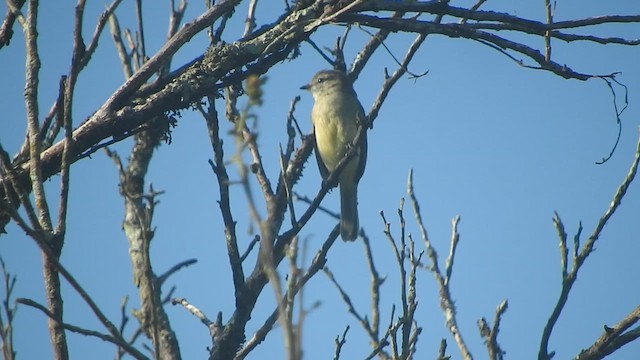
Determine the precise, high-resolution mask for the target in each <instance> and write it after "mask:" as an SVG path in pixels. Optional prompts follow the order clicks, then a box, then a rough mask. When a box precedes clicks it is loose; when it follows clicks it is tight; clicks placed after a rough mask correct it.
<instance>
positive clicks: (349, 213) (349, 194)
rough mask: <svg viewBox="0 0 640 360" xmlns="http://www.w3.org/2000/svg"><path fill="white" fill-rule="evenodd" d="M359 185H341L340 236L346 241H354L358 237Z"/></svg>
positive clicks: (354, 183)
mask: <svg viewBox="0 0 640 360" xmlns="http://www.w3.org/2000/svg"><path fill="white" fill-rule="evenodd" d="M358 231H360V225H359V223H358V184H357V183H356V182H353V183H341V184H340V236H342V240H344V241H353V240H355V239H356V238H357V237H358Z"/></svg>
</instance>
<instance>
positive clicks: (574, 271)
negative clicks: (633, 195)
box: [538, 136, 640, 360]
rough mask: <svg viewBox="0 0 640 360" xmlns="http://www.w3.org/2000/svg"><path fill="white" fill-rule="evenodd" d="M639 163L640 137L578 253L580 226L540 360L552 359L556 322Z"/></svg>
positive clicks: (545, 336) (633, 176)
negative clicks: (603, 210)
mask: <svg viewBox="0 0 640 360" xmlns="http://www.w3.org/2000/svg"><path fill="white" fill-rule="evenodd" d="M639 163H640V136H639V137H638V143H637V145H636V153H635V158H634V160H633V162H632V164H631V168H630V169H629V172H628V173H627V175H626V177H625V178H624V180H623V181H622V184H621V185H620V186H619V187H618V190H617V191H616V193H615V194H614V195H613V200H612V201H611V204H610V205H609V207H608V208H607V210H606V211H605V213H604V214H603V215H602V217H601V218H600V219H599V220H598V224H597V225H596V228H595V229H594V230H593V232H592V233H591V235H589V238H588V239H587V242H586V243H585V244H584V245H583V246H582V248H581V249H580V251H579V252H578V245H579V236H580V233H581V231H582V224H581V225H580V228H579V230H578V232H577V234H576V237H575V238H574V249H573V250H574V256H573V262H572V267H571V271H569V273H568V274H566V276H563V277H562V290H561V291H560V296H559V298H558V301H557V302H556V305H555V307H554V309H553V312H552V313H551V315H550V316H549V319H548V320H547V324H546V325H545V327H544V330H543V332H542V337H541V340H540V348H539V350H538V360H549V359H550V358H551V355H550V354H549V350H548V347H549V339H550V338H551V332H552V331H553V328H554V326H555V324H556V322H557V321H558V318H559V317H560V314H561V313H562V310H563V309H564V306H565V305H566V303H567V300H568V299H569V293H570V291H571V288H572V286H573V284H574V283H575V281H576V279H577V278H578V271H579V270H580V268H581V267H582V265H583V264H584V262H585V261H586V259H587V258H588V257H589V255H590V254H591V252H592V251H593V248H594V246H595V243H596V241H597V240H598V238H599V237H600V234H601V232H602V230H603V229H604V227H605V226H606V225H607V223H608V221H609V219H610V218H611V216H613V214H614V213H615V212H616V210H617V209H618V207H619V206H620V203H621V201H622V198H623V197H624V196H625V194H626V193H627V190H628V189H629V186H630V185H631V183H632V182H633V179H634V178H635V176H636V173H637V171H638V164H639ZM556 219H557V222H558V223H559V224H560V225H558V226H560V227H562V225H561V224H562V223H561V222H560V218H559V217H558V216H557V215H556V217H555V218H554V222H556ZM558 226H557V227H558ZM559 234H560V236H561V244H562V242H563V241H564V242H565V243H566V239H565V240H562V233H559ZM565 246H566V245H565ZM565 251H566V250H564V249H563V248H562V245H561V261H563V259H564V258H565V257H566V255H565ZM564 261H566V260H564ZM564 269H565V265H563V273H564ZM563 275H564V274H563Z"/></svg>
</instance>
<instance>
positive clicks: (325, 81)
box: [301, 70, 367, 241]
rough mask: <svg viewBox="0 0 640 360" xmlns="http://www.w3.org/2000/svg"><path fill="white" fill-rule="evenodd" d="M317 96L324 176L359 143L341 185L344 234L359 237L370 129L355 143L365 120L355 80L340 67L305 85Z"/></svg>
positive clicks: (314, 116) (318, 145)
mask: <svg viewBox="0 0 640 360" xmlns="http://www.w3.org/2000/svg"><path fill="white" fill-rule="evenodd" d="M301 89H303V90H309V91H310V92H311V94H312V95H313V100H314V104H313V109H312V110H311V122H312V123H313V132H314V134H315V141H316V143H315V153H316V159H317V161H318V167H319V168H320V175H322V178H323V179H325V180H326V179H327V177H328V176H329V174H330V173H331V172H332V171H333V170H334V169H335V168H336V166H337V165H338V163H339V162H340V160H342V159H343V158H344V157H345V154H346V153H347V151H348V149H349V148H350V147H353V146H358V150H357V153H356V155H355V156H353V157H352V158H351V159H350V160H349V163H348V164H347V165H346V166H345V167H344V168H343V169H342V172H341V173H340V176H339V178H338V184H339V185H340V236H342V239H343V240H345V241H353V240H355V239H356V238H357V237H358V232H359V231H360V225H359V223H358V182H359V181H360V178H361V177H362V174H363V173H364V168H365V165H366V162H367V138H366V132H365V133H363V138H362V139H361V140H360V142H359V144H357V145H356V144H354V140H355V137H356V134H357V132H358V125H359V124H362V123H363V122H364V120H365V114H364V109H363V108H362V105H361V104H360V101H358V96H357V95H356V92H355V91H354V90H353V86H352V84H351V81H349V79H348V78H347V76H346V74H345V73H343V72H340V71H336V70H322V71H320V72H318V73H317V74H316V75H315V76H314V77H313V79H312V80H311V82H310V83H309V84H307V85H304V86H302V87H301Z"/></svg>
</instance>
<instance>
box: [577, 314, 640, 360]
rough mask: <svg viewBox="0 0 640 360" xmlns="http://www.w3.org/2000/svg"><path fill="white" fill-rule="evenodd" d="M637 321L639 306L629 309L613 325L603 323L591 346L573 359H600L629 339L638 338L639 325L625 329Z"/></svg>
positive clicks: (639, 335)
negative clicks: (602, 330) (629, 310)
mask: <svg viewBox="0 0 640 360" xmlns="http://www.w3.org/2000/svg"><path fill="white" fill-rule="evenodd" d="M638 321H640V306H639V307H637V308H635V309H634V310H633V311H631V312H630V313H629V315H627V316H626V317H625V318H624V319H622V320H621V321H620V322H619V323H617V324H616V325H614V326H613V327H608V326H606V325H604V333H603V334H602V335H601V336H600V337H599V338H598V340H596V342H594V343H593V345H591V347H589V348H588V349H586V350H583V351H581V352H580V354H578V356H576V357H575V360H595V359H602V358H604V357H606V356H607V355H610V354H612V353H613V352H615V351H616V350H618V349H619V348H621V347H622V346H624V345H626V344H628V343H630V342H631V341H634V340H636V339H638V338H640V326H636V327H635V328H634V329H632V330H629V331H626V330H628V329H629V328H630V327H631V326H633V325H634V324H635V323H637V322H638ZM625 331H626V332H625Z"/></svg>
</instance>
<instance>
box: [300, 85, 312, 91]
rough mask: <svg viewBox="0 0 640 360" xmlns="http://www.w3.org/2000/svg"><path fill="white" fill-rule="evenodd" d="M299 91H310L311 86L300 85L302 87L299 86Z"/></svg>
mask: <svg viewBox="0 0 640 360" xmlns="http://www.w3.org/2000/svg"><path fill="white" fill-rule="evenodd" d="M300 89H302V90H309V89H311V86H310V85H309V84H306V85H302V86H300Z"/></svg>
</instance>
